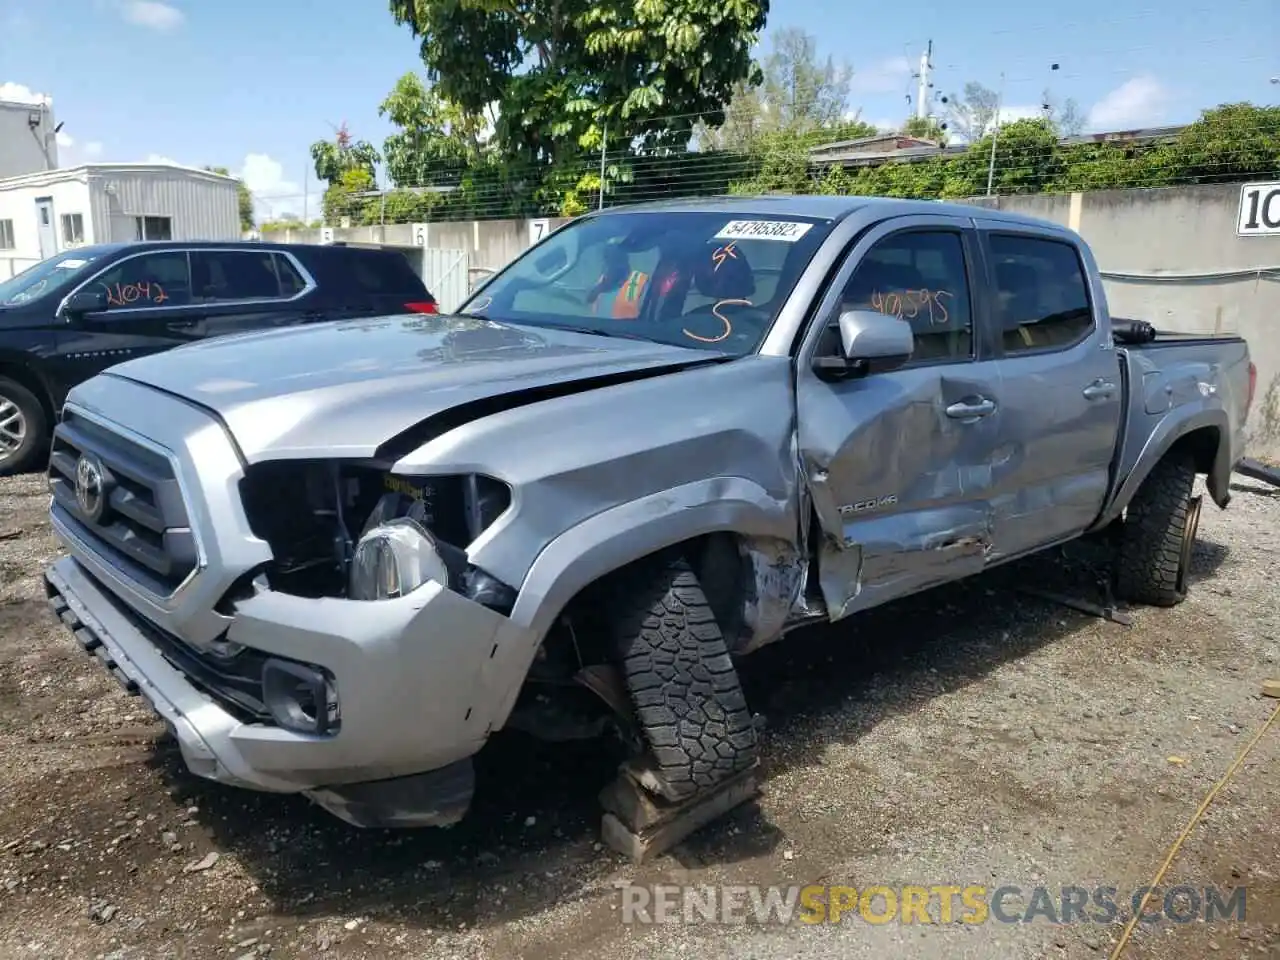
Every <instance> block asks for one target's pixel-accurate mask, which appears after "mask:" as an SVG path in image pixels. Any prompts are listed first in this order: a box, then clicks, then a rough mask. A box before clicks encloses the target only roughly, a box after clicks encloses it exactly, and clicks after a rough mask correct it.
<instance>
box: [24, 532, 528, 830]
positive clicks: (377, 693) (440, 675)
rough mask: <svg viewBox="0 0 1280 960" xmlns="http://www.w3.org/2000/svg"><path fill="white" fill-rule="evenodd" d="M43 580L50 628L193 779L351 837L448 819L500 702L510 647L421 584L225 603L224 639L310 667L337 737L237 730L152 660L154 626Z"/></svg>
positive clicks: (455, 602) (510, 631)
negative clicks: (369, 596) (93, 660)
mask: <svg viewBox="0 0 1280 960" xmlns="http://www.w3.org/2000/svg"><path fill="white" fill-rule="evenodd" d="M45 579H46V583H47V592H48V594H49V597H50V603H51V605H52V606H53V609H54V611H55V612H56V613H57V615H58V616H59V618H60V619H61V620H62V621H63V623H64V624H65V625H66V626H67V627H68V628H69V629H70V630H71V631H72V633H73V634H74V635H75V637H76V639H77V641H79V643H80V644H81V646H82V647H83V648H84V649H85V650H86V651H87V652H89V653H91V654H93V655H95V656H97V657H98V659H99V660H101V661H102V663H103V664H104V665H105V666H106V667H107V668H108V669H109V670H110V671H111V673H112V674H113V675H114V676H115V677H116V679H117V680H118V681H120V682H121V684H122V685H124V686H125V688H126V689H127V690H129V691H130V692H132V693H137V694H139V695H141V696H142V697H143V698H144V699H146V701H147V702H148V703H149V704H150V705H151V706H152V707H153V708H154V710H155V711H156V713H157V714H159V716H160V718H161V719H162V720H163V721H164V723H165V724H166V726H168V728H169V729H170V730H171V731H172V733H173V734H174V736H175V738H176V739H177V741H178V744H179V746H180V748H181V751H182V756H183V759H184V761H185V763H186V765H187V766H188V767H189V768H190V769H191V771H192V772H193V773H195V774H197V775H199V776H202V777H205V778H208V779H210V780H216V781H219V782H222V783H226V784H231V785H234V786H240V787H248V788H251V789H256V790H265V791H273V792H283V793H305V794H306V795H308V796H310V797H311V798H312V799H313V800H315V801H316V802H317V803H319V804H320V805H321V806H324V807H325V808H326V809H329V810H330V811H331V812H333V813H335V814H337V815H338V816H341V817H342V818H343V819H346V820H348V821H349V822H352V823H355V824H357V825H362V826H364V825H382V826H385V825H432V824H437V825H438V824H444V823H451V822H453V821H455V820H457V819H458V818H459V817H461V815H462V814H463V813H464V812H465V810H466V806H467V803H469V800H470V793H471V786H472V781H471V769H470V757H471V756H472V755H473V754H475V753H476V752H477V751H478V750H479V749H480V747H481V746H482V745H483V743H484V741H485V739H486V738H487V735H488V733H489V731H490V729H491V728H492V726H493V725H494V724H493V723H492V717H493V711H494V710H495V709H501V708H502V707H503V706H504V704H505V700H506V699H507V693H508V691H507V689H506V688H507V686H508V684H507V683H506V678H503V677H500V676H495V673H496V672H497V671H496V670H494V668H493V667H492V666H491V665H492V664H494V663H495V657H494V653H495V652H496V651H497V650H498V649H499V648H500V647H501V646H503V645H505V644H506V643H518V642H521V641H522V640H523V639H524V638H522V637H521V636H519V635H518V634H519V631H518V628H516V627H514V626H513V625H512V624H511V622H510V621H509V620H507V619H506V618H505V617H502V616H501V615H499V614H497V613H494V612H493V611H491V610H488V609H487V608H485V607H482V606H480V605H478V604H475V603H472V602H471V601H469V600H467V599H466V598H464V597H461V596H459V595H457V594H455V593H452V592H451V591H449V590H447V589H445V588H442V587H439V586H438V585H436V584H432V583H428V584H426V585H424V586H423V587H421V588H420V589H419V590H417V591H414V592H413V593H412V594H410V595H408V596H406V597H402V598H399V599H396V600H389V601H379V602H374V603H367V602H366V603H361V602H358V601H349V600H337V599H319V600H317V599H306V598H299V597H292V596H288V595H284V594H276V593H263V594H259V595H258V596H256V597H254V598H252V599H250V600H246V601H242V602H240V603H238V604H236V606H235V610H234V615H233V617H232V618H231V623H230V627H229V628H228V631H227V635H226V636H227V639H228V640H231V641H234V642H236V643H239V644H243V645H244V646H247V647H252V648H254V649H256V650H260V651H263V652H265V653H268V654H275V655H278V656H282V657H288V658H291V659H295V660H302V661H306V662H310V663H316V664H319V665H322V666H324V667H326V668H327V669H329V670H330V671H331V672H332V674H333V675H334V677H335V678H336V680H337V686H338V696H339V701H340V705H341V712H342V723H341V727H340V729H339V730H338V731H337V733H336V734H333V735H327V736H316V735H308V734H301V733H295V732H292V731H289V730H286V729H283V728H281V727H278V726H274V725H270V724H265V723H257V722H243V721H242V720H241V719H240V718H239V717H238V716H236V715H235V714H233V713H232V712H229V711H228V710H227V709H225V708H224V706H223V705H222V704H220V703H219V702H218V700H217V699H216V698H215V697H213V696H210V695H209V693H208V692H206V691H204V690H202V689H200V688H199V687H198V686H196V685H195V684H194V683H193V682H192V681H191V679H189V678H188V677H187V676H186V675H185V674H183V673H182V672H181V671H180V670H178V669H177V668H176V667H175V666H174V665H173V664H172V663H171V662H170V660H169V659H168V658H166V657H165V655H164V654H163V653H162V651H161V649H160V648H159V647H158V646H157V644H156V643H155V642H153V640H152V639H151V638H150V637H149V636H148V630H154V629H155V627H154V625H153V624H147V623H145V622H144V621H142V620H140V614H138V613H137V612H136V611H134V610H133V609H131V608H130V607H129V606H127V605H126V604H124V603H122V602H121V601H120V600H118V599H117V598H115V597H114V596H113V595H112V594H111V593H110V592H109V591H108V590H106V589H105V588H104V587H103V586H102V584H101V583H100V582H99V581H98V580H96V579H95V578H94V577H93V576H92V575H91V574H90V573H89V571H88V570H87V569H86V568H85V567H84V566H82V565H81V563H80V562H79V561H78V560H77V559H76V558H75V557H65V558H63V559H61V560H59V561H57V562H56V563H55V564H53V565H52V566H51V567H50V568H48V570H47V571H46V573H45ZM496 659H497V660H499V661H500V660H501V659H502V658H496Z"/></svg>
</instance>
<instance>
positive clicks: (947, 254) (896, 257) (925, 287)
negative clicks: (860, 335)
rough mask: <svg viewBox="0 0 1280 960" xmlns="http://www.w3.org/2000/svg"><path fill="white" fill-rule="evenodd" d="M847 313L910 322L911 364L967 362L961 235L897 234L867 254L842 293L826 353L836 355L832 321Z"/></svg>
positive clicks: (969, 328) (968, 320)
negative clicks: (872, 313) (866, 312)
mask: <svg viewBox="0 0 1280 960" xmlns="http://www.w3.org/2000/svg"><path fill="white" fill-rule="evenodd" d="M848 310H874V311H876V312H878V313H884V314H888V315H890V316H894V317H897V318H898V319H899V320H905V321H906V322H907V323H909V324H910V325H911V330H912V333H913V334H914V335H915V349H914V351H913V353H912V356H911V363H912V364H917V363H932V362H937V361H941V360H957V359H968V358H971V357H972V356H973V314H972V311H971V308H970V303H969V282H968V274H967V272H966V270H965V259H964V244H963V241H962V240H961V238H960V234H959V233H956V232H954V231H948V230H937V231H923V230H922V231H912V232H909V233H899V234H894V235H892V236H889V237H885V238H884V239H883V240H881V241H880V242H879V243H877V244H876V245H875V246H874V247H872V248H871V249H870V250H868V251H867V253H866V254H865V255H864V256H863V258H862V262H861V263H860V264H859V265H858V267H857V269H855V270H854V272H853V276H851V277H850V278H849V281H848V283H846V284H845V287H844V290H843V291H842V293H841V296H840V306H839V308H838V310H837V312H836V316H835V317H832V318H831V319H832V324H831V326H830V327H829V328H828V330H827V331H826V333H825V335H824V341H823V343H822V345H821V349H822V350H823V351H824V352H838V351H839V349H840V333H839V329H838V328H837V327H836V326H835V321H836V320H837V319H838V317H839V314H841V313H844V312H845V311H848Z"/></svg>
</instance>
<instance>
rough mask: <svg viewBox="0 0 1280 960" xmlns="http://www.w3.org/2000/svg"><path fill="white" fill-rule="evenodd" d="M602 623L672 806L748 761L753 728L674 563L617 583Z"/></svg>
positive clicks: (705, 618)
mask: <svg viewBox="0 0 1280 960" xmlns="http://www.w3.org/2000/svg"><path fill="white" fill-rule="evenodd" d="M613 596H614V598H615V601H614V607H613V611H612V613H611V615H610V616H609V618H608V619H609V622H610V624H611V626H612V629H613V633H614V642H615V644H616V647H615V649H616V650H617V651H618V657H619V660H620V662H621V664H622V672H623V677H624V679H625V681H626V685H627V689H628V691H629V692H630V694H631V699H632V701H633V702H634V704H635V708H636V715H637V717H638V718H639V722H640V728H641V731H642V733H643V736H644V739H645V741H646V743H647V745H648V747H649V749H650V750H651V751H652V753H653V757H654V760H655V761H656V763H657V768H658V776H657V779H658V785H659V793H661V795H662V796H663V797H665V798H666V799H668V800H671V801H675V802H679V801H682V800H687V799H689V798H690V797H693V796H694V795H696V794H698V793H701V792H704V791H709V790H711V789H714V788H715V787H716V786H717V785H719V784H720V783H722V782H723V781H725V780H727V779H729V778H730V777H732V776H734V775H735V774H737V773H740V772H742V771H743V770H745V769H747V768H748V767H750V766H751V765H752V764H753V763H754V762H755V759H756V749H757V744H756V730H755V725H754V723H753V722H752V717H751V711H750V710H749V709H748V708H747V700H746V696H745V695H744V694H743V692H742V686H741V684H739V682H738V673H737V671H736V670H735V669H734V666H733V662H732V660H731V659H730V657H729V651H728V649H727V647H726V646H725V642H724V636H723V635H722V633H721V631H720V627H719V625H718V624H717V623H716V619H715V615H714V614H713V613H712V612H711V605H710V604H709V603H708V602H707V598H706V596H705V595H704V594H703V592H702V587H701V586H700V585H699V583H698V578H697V577H696V576H695V575H694V573H693V570H692V569H691V568H690V567H689V565H688V564H687V563H686V562H685V561H684V560H675V561H670V560H668V561H661V562H658V561H655V562H653V563H648V564H642V565H640V566H639V567H637V568H636V569H635V570H634V571H629V572H627V573H626V574H624V575H623V576H622V577H620V579H619V581H618V582H617V589H616V591H615V592H614V593H613Z"/></svg>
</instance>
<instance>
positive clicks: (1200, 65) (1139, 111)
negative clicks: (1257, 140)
mask: <svg viewBox="0 0 1280 960" xmlns="http://www.w3.org/2000/svg"><path fill="white" fill-rule="evenodd" d="M783 26H796V27H801V28H803V29H805V30H807V31H809V32H811V33H813V34H815V35H816V36H817V37H818V38H819V44H820V50H821V52H822V53H823V54H824V55H825V54H830V55H832V56H834V57H836V58H838V59H843V60H845V61H847V62H848V63H850V64H851V65H852V67H853V69H854V77H853V90H852V95H851V97H850V108H851V110H859V109H860V111H861V116H862V118H863V119H865V120H868V121H871V122H874V123H877V124H883V125H889V124H895V123H898V122H900V121H901V120H902V118H903V117H904V116H905V115H906V111H907V110H908V109H909V108H908V105H907V102H906V100H905V94H906V93H907V92H908V91H910V92H914V82H913V81H912V80H911V79H910V74H911V72H912V71H913V70H914V69H915V67H916V64H917V63H918V61H919V57H920V53H921V52H922V50H923V49H924V45H925V43H926V42H927V41H928V40H929V39H930V38H932V40H933V42H934V56H933V64H934V74H935V81H936V85H937V88H938V89H941V90H943V91H945V92H948V93H949V92H952V91H959V90H960V88H961V87H963V85H964V83H965V81H967V80H978V81H980V82H982V83H984V84H986V85H988V86H990V87H992V88H995V87H998V86H999V85H1000V74H1001V72H1002V71H1003V73H1004V75H1005V88H1004V89H1005V93H1004V102H1005V103H1006V104H1007V105H1008V107H1009V111H1010V113H1012V114H1014V115H1025V114H1027V113H1030V112H1034V111H1035V109H1036V106H1037V104H1038V103H1039V101H1040V91H1041V90H1042V89H1044V87H1045V86H1046V84H1050V85H1051V88H1052V91H1053V93H1054V94H1055V96H1057V97H1059V98H1066V97H1071V98H1073V99H1075V100H1076V101H1077V103H1079V105H1080V106H1081V108H1082V109H1084V110H1085V111H1086V112H1087V113H1088V114H1089V116H1090V125H1091V127H1094V128H1098V129H1123V128H1127V127H1133V126H1139V125H1144V124H1157V123H1176V122H1182V121H1187V120H1192V119H1194V118H1195V116H1196V115H1197V113H1198V112H1199V110H1200V109H1201V108H1203V107H1206V106H1211V105H1214V104H1217V103H1221V102H1224V101H1235V100H1251V101H1253V102H1255V103H1275V102H1277V101H1280V85H1272V84H1270V83H1269V82H1268V81H1269V79H1270V78H1271V77H1273V76H1277V75H1280V52H1276V48H1275V47H1274V42H1275V38H1276V37H1277V36H1280V2H1278V0H1225V2H1223V0H1219V2H1217V3H1213V2H1210V0H1164V2H1162V3H1156V2H1155V0H1076V2H1073V3H1071V4H1067V5H1060V4H1036V3H1026V2H1024V0H972V2H968V3H949V4H945V5H941V4H940V5H939V6H937V7H931V6H930V5H929V4H928V3H924V4H921V3H916V4H908V3H889V4H882V3H877V4H866V3H854V2H852V0H807V2H806V0H773V5H772V10H771V13H770V20H769V28H768V29H767V30H766V33H765V44H766V45H767V42H768V34H769V31H770V30H773V29H777V28H778V27H783ZM1269 45H1271V49H1270V50H1269V49H1268V46H1269ZM1053 62H1057V63H1059V64H1060V69H1059V70H1058V71H1057V72H1056V73H1051V72H1050V70H1049V65H1050V64H1051V63H1053ZM418 67H420V63H419V60H418V57H417V44H416V43H415V41H414V40H413V38H412V37H411V36H410V35H409V33H408V31H407V29H403V28H399V27H397V26H396V25H395V23H394V22H393V21H392V18H391V15H390V14H389V13H388V12H387V6H386V4H385V3H384V2H381V0H370V2H368V3H361V2H359V0H307V2H305V3H303V2H302V0H290V2H285V0H255V2H249V0H216V2H215V0H59V2H54V0H0V97H3V98H6V99H9V98H14V97H22V96H24V95H28V94H30V93H32V92H38V93H41V94H45V95H48V96H50V97H52V100H53V110H54V113H55V115H56V117H57V119H58V120H59V121H62V122H64V123H65V126H64V128H63V133H62V136H61V143H62V145H61V147H60V151H59V154H60V160H61V162H62V163H64V164H68V163H78V162H84V161H88V160H97V161H126V160H146V159H148V158H152V157H164V158H168V159H172V160H175V161H177V162H180V163H187V164H193V165H203V164H206V163H208V164H217V165H223V166H227V167H229V168H231V170H232V171H233V172H236V173H237V174H240V175H242V176H243V177H244V178H245V180H246V182H248V183H249V186H250V187H251V189H253V190H254V192H255V195H256V196H257V197H258V199H259V215H265V216H271V215H276V214H279V213H280V212H282V211H284V210H290V211H294V212H297V213H302V212H303V203H304V199H303V198H304V191H308V190H309V193H310V202H309V209H310V211H311V212H312V213H314V212H315V211H316V210H317V209H318V202H317V199H318V194H319V190H318V188H317V186H316V183H315V180H314V175H312V174H310V171H308V169H307V168H308V165H309V162H308V156H307V148H308V146H309V145H310V144H311V143H312V142H313V141H314V140H316V139H319V138H321V137H327V136H331V135H332V133H333V130H334V127H335V126H336V125H337V124H339V123H341V122H342V121H344V120H345V121H346V123H347V125H348V127H349V129H350V130H351V131H352V133H353V134H354V135H355V136H357V137H360V138H363V139H367V140H370V141H371V142H373V143H374V144H376V145H381V142H382V139H383V137H385V136H386V134H387V133H388V132H390V131H389V127H388V125H387V124H386V123H385V122H384V121H382V120H381V119H380V118H379V117H378V116H377V105H378V103H379V102H380V100H381V99H382V97H383V96H384V95H385V94H386V92H387V91H388V90H389V89H390V88H391V86H392V84H393V83H394V82H395V80H396V78H397V77H398V76H399V75H400V74H402V73H404V72H405V71H408V70H413V69H416V68H418ZM308 179H310V183H309V185H308V184H307V183H306V181H307V180H308Z"/></svg>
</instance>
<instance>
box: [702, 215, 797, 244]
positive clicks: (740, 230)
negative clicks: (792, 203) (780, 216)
mask: <svg viewBox="0 0 1280 960" xmlns="http://www.w3.org/2000/svg"><path fill="white" fill-rule="evenodd" d="M812 226H813V224H812V223H801V222H800V221H798V220H730V221H729V222H728V223H726V224H725V225H724V226H723V227H721V229H720V232H719V233H717V234H716V235H715V237H714V239H716V240H781V241H783V242H784V243H795V242H796V241H797V240H799V239H800V238H801V237H803V236H804V235H805V234H806V233H808V232H809V228H810V227H812Z"/></svg>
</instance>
